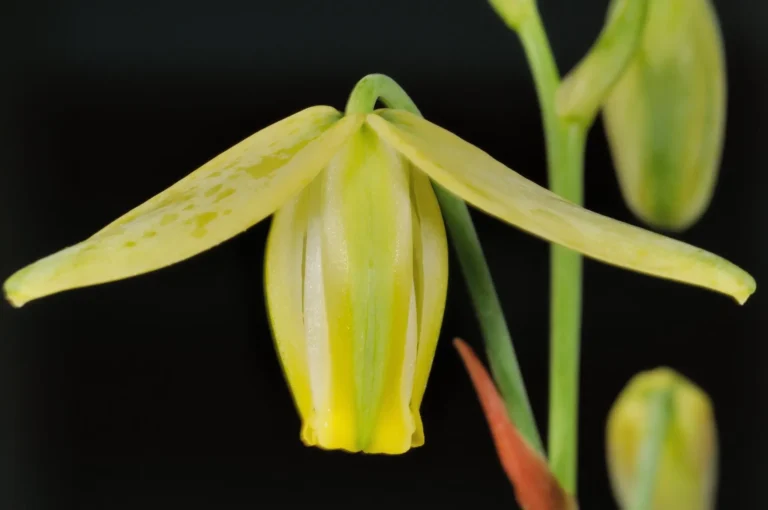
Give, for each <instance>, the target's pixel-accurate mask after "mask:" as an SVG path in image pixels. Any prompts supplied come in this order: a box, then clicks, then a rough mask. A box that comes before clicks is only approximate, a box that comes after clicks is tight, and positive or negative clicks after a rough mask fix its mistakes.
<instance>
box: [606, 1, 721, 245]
mask: <svg viewBox="0 0 768 510" xmlns="http://www.w3.org/2000/svg"><path fill="white" fill-rule="evenodd" d="M603 111H604V114H605V123H606V132H607V135H608V140H609V143H610V146H611V152H612V155H613V160H614V165H615V166H616V169H617V172H618V176H619V184H620V187H621V191H622V194H623V195H624V199H625V201H626V202H627V204H628V205H629V207H630V209H631V210H632V211H633V213H634V214H635V215H636V216H638V217H639V218H640V219H641V220H642V221H644V222H646V223H648V224H650V225H652V226H654V227H657V228H661V229H666V230H672V231H681V230H684V229H686V228H688V227H690V226H691V225H693V224H694V223H695V222H696V221H697V220H698V219H699V218H700V217H701V215H702V214H703V213H704V211H705V210H706V209H707V206H708V205H709V202H710V200H711V198H712V194H713V192H714V189H715V185H716V184H717V174H718V169H719V166H720V158H721V154H722V147H723V138H724V134H725V131H724V126H725V115H726V76H725V57H724V52H723V45H722V36H721V34H720V29H719V26H718V21H717V15H716V13H715V11H714V8H713V6H712V5H711V1H710V0H651V1H650V3H649V6H648V13H647V21H646V26H645V31H644V33H643V39H642V42H641V43H640V47H639V48H638V50H637V52H636V54H635V56H634V58H633V60H632V62H631V63H630V64H629V66H628V67H627V69H626V71H625V72H624V74H623V76H622V77H621V79H620V80H619V81H618V82H617V83H616V85H615V86H614V87H613V89H612V90H611V93H610V95H609V97H608V99H607V100H606V102H605V103H604V110H603Z"/></svg>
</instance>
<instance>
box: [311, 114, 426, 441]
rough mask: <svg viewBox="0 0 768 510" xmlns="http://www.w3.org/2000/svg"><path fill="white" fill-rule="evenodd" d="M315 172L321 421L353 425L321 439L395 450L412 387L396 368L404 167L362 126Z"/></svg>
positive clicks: (404, 258) (403, 321) (402, 365)
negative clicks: (319, 200)
mask: <svg viewBox="0 0 768 510" xmlns="http://www.w3.org/2000/svg"><path fill="white" fill-rule="evenodd" d="M325 178H326V185H325V189H324V207H325V210H324V212H323V220H324V225H325V228H324V230H325V239H324V244H323V271H324V277H325V289H326V290H325V296H326V305H327V308H328V326H329V341H330V351H331V365H332V368H331V373H332V374H333V381H332V390H331V395H332V396H331V400H332V404H331V405H330V412H332V413H333V416H331V417H330V419H329V420H327V421H328V422H330V423H334V424H337V425H338V424H341V423H344V422H345V421H346V422H347V423H348V422H350V421H351V422H352V423H353V425H354V429H353V430H352V434H351V435H349V436H346V437H340V436H336V437H334V439H335V440H337V442H336V443H334V444H329V443H327V442H326V443H325V445H326V446H327V447H331V448H344V449H347V450H352V451H360V450H362V451H365V452H368V453H402V452H404V451H406V450H408V449H409V448H410V446H411V436H412V434H413V430H414V424H413V419H412V417H411V413H410V409H409V403H410V395H407V396H406V395H403V392H402V391H401V389H402V388H403V387H404V386H407V387H412V380H411V381H408V383H407V384H405V385H404V383H403V379H404V378H408V377H409V373H410V377H412V370H410V371H409V370H408V367H407V366H406V365H407V361H408V359H409V358H410V359H411V360H412V359H413V358H414V357H415V349H416V345H415V344H416V341H415V340H416V335H415V323H413V325H412V326H411V328H412V331H413V334H412V335H408V329H409V328H408V324H409V315H410V310H411V309H412V308H413V309H415V308H416V307H415V302H414V303H413V306H412V305H411V303H412V301H411V296H412V293H413V253H412V233H411V209H410V195H409V192H408V182H409V181H408V170H407V164H406V163H405V161H404V160H403V158H401V157H400V156H399V155H398V154H397V153H396V152H395V151H393V150H392V149H391V148H389V147H386V146H385V144H383V143H381V142H380V141H379V140H378V137H376V136H375V134H374V133H373V132H372V131H371V130H370V129H368V128H365V127H364V128H363V129H362V130H361V131H360V132H358V134H356V135H355V137H354V138H353V139H352V140H351V141H350V143H349V145H348V146H347V148H346V149H345V150H344V151H343V153H340V154H339V155H338V156H337V157H336V158H334V160H333V161H332V162H331V164H330V165H329V167H328V169H327V175H326V177H325ZM409 337H411V341H410V342H409V341H408V340H409ZM412 363H413V361H411V364H412ZM350 393H351V394H350ZM318 421H319V422H323V423H324V422H325V421H326V420H320V419H319V420H318ZM334 428H337V427H329V429H328V430H329V433H332V432H333V429H334ZM320 444H321V445H322V444H323V442H321V443H320Z"/></svg>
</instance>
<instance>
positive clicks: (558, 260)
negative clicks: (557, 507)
mask: <svg viewBox="0 0 768 510" xmlns="http://www.w3.org/2000/svg"><path fill="white" fill-rule="evenodd" d="M519 21H520V22H519V24H518V25H517V33H518V35H519V37H520V40H521V42H522V45H523V49H524V50H525V54H526V57H527V60H528V64H529V66H530V68H531V73H532V75H533V79H534V83H535V85H536V93H537V95H538V99H539V103H540V105H541V112H542V120H543V124H544V133H545V136H546V146H547V167H548V177H549V187H550V189H551V190H552V191H553V192H554V193H556V194H558V195H560V196H561V197H563V198H565V199H566V200H569V201H571V202H573V203H575V204H578V205H582V204H583V202H584V197H583V187H584V185H583V180H584V179H583V173H584V172H583V164H584V144H585V140H586V131H587V129H586V126H584V125H582V124H576V123H571V122H568V121H565V120H563V119H562V118H560V117H559V116H558V114H557V108H556V97H557V95H556V94H557V89H558V87H559V85H560V75H559V72H558V70H557V64H556V63H555V59H554V56H553V55H552V50H551V48H550V45H549V40H548V39H547V34H546V31H545V30H544V26H543V24H542V22H541V17H540V16H539V13H538V10H537V9H535V8H534V9H531V10H530V11H529V12H528V14H527V15H526V16H525V17H524V18H523V19H522V20H519ZM550 271H551V293H552V295H551V300H550V362H551V365H550V388H549V392H550V393H549V436H548V452H549V464H550V468H551V469H552V472H553V473H554V475H555V476H556V477H557V479H558V481H559V482H560V484H561V485H562V486H563V488H564V489H565V490H566V491H568V492H569V493H571V494H575V493H576V484H577V467H578V456H577V445H578V402H579V362H580V341H581V338H580V332H581V292H582V291H581V289H582V263H581V256H580V255H578V254H577V253H576V252H573V251H571V250H568V249H567V248H563V247H561V246H554V245H553V246H552V248H551V261H550Z"/></svg>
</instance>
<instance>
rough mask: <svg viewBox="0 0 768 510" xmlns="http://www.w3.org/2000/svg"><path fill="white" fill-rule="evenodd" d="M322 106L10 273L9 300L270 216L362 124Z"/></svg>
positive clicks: (179, 253)
mask: <svg viewBox="0 0 768 510" xmlns="http://www.w3.org/2000/svg"><path fill="white" fill-rule="evenodd" d="M340 118H341V114H340V113H339V112H338V111H336V110H335V109H333V108H331V107H328V106H315V107H312V108H308V109H306V110H303V111H301V112H299V113H296V114H295V115H293V116H291V117H288V118H287V119H284V120H282V121H280V122H277V123H276V124H273V125H272V126H269V127H267V128H265V129H263V130H261V131H259V132H258V133H256V134H254V135H252V136H251V137H250V138H247V139H246V140H244V141H242V142H240V143H239V144H237V145H235V146H234V147H232V148H230V149H229V150H227V151H226V152H224V153H222V154H220V155H219V156H217V157H215V158H214V159H213V160H211V161H209V162H208V163H206V164H205V165H203V166H202V167H200V168H199V169H197V170H195V171H194V172H193V173H191V174H190V175H188V176H187V177H185V178H184V179H182V180H181V181H179V182H178V183H176V184H175V185H173V186H171V187H170V188H168V189H167V190H165V191H163V192H162V193H160V194H159V195H157V196H155V197H154V198H152V199H150V200H149V201H147V202H146V203H144V204H142V205H140V206H139V207H137V208H135V209H134V210H132V211H130V212H129V213H127V214H125V215H124V216H122V217H121V218H119V219H118V220H116V221H115V222H113V223H111V224H109V225H108V226H106V227H105V228H104V229H102V230H100V231H99V232H97V233H96V234H94V235H93V236H92V237H90V238H88V239H87V240H85V241H83V242H81V243H79V244H76V245H74V246H71V247H69V248H66V249H64V250H62V251H60V252H58V253H55V254H53V255H50V256H48V257H46V258H44V259H42V260H39V261H37V262H35V263H34V264H32V265H30V266H28V267H26V268H24V269H22V270H21V271H19V272H17V273H16V274H14V275H13V276H11V278H10V279H8V281H6V283H5V285H4V290H5V293H6V295H7V297H8V299H9V300H10V301H11V303H12V304H13V305H15V306H21V305H23V304H24V303H26V302H28V301H30V300H32V299H36V298H39V297H42V296H46V295H49V294H54V293H56V292H60V291H63V290H67V289H73V288H77V287H84V286H87V285H94V284H99V283H104V282H109V281H114V280H119V279H122V278H128V277H131V276H135V275H139V274H142V273H146V272H149V271H153V270H155V269H159V268H162V267H165V266H168V265H171V264H174V263H176V262H179V261H181V260H184V259H187V258H189V257H192V256H193V255H196V254H198V253H200V252H202V251H205V250H207V249H209V248H211V247H213V246H215V245H217V244H219V243H221V242H223V241H225V240H227V239H229V238H231V237H233V236H235V235H237V234H239V233H241V232H242V231H244V230H246V229H247V228H248V227H250V226H252V225H253V224H255V223H257V222H259V221H260V220H262V219H263V218H265V217H266V216H268V215H269V214H271V213H273V212H274V211H275V210H276V209H277V208H278V207H279V206H280V205H282V204H283V203H284V202H285V201H286V200H287V199H288V198H289V197H291V196H293V195H295V194H296V193H297V192H298V191H299V190H301V189H302V188H303V187H305V186H306V185H307V184H308V183H309V182H310V181H312V179H313V178H314V177H315V176H316V175H317V174H318V173H319V172H320V171H321V170H322V168H323V167H324V166H325V164H326V163H327V162H328V161H329V160H330V159H331V157H333V155H334V154H335V152H336V151H337V150H338V149H339V147H341V146H342V145H343V143H344V141H345V140H346V139H347V138H349V136H350V135H351V134H352V133H353V132H354V131H356V130H357V129H358V128H359V126H360V124H361V123H362V117H361V116H348V117H345V118H343V119H341V120H339V119H340Z"/></svg>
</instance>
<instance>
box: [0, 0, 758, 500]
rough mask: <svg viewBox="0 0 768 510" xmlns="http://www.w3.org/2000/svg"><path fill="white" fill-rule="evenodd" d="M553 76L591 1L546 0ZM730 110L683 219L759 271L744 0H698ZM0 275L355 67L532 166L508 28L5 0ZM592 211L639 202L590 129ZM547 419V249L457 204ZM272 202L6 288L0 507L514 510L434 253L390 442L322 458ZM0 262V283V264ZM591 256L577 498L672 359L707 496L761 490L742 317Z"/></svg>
mask: <svg viewBox="0 0 768 510" xmlns="http://www.w3.org/2000/svg"><path fill="white" fill-rule="evenodd" d="M539 3H540V9H541V11H542V15H543V17H544V20H545V23H546V25H547V28H548V31H549V33H550V38H551V40H552V44H553V46H554V49H555V53H556V55H557V58H558V61H559V63H560V66H561V69H563V70H567V69H569V68H570V67H571V66H572V65H573V64H574V63H575V62H576V61H577V60H578V59H579V57H580V56H581V55H582V54H583V53H584V52H585V51H586V50H587V49H588V47H589V45H590V43H591V42H592V40H593V39H594V37H595V36H596V34H597V32H598V31H599V29H600V26H601V24H602V21H603V13H604V11H605V9H606V6H607V3H608V2H607V1H604V0H600V1H587V0H579V1H576V0H540V2H539ZM716 4H717V7H718V10H719V13H720V18H721V22H722V26H723V31H724V36H725V43H726V47H727V52H728V76H729V101H730V102H729V118H728V134H727V141H726V148H725V155H724V160H723V165H722V172H721V179H720V182H719V186H718V191H717V194H716V196H715V199H714V201H713V203H712V206H711V208H710V209H709V211H708V212H707V214H706V215H705V216H704V218H703V219H702V220H701V222H700V223H699V224H698V225H696V226H695V227H694V228H693V229H691V230H690V231H688V232H686V233H685V234H683V235H681V236H680V238H682V239H684V240H686V241H688V242H691V243H694V244H697V245H699V246H702V247H704V248H706V249H708V250H711V251H714V252H716V253H718V254H720V255H723V256H725V257H727V258H729V259H731V260H733V261H734V262H736V263H738V264H740V265H742V266H743V267H745V268H747V269H748V270H750V271H751V272H752V273H753V275H754V276H755V277H756V278H757V280H758V284H760V282H762V281H765V280H764V278H763V277H765V276H766V264H765V263H764V262H763V259H764V256H765V250H766V243H765V241H764V237H765V236H764V233H765V227H764V225H765V216H766V213H768V211H767V210H766V205H765V200H764V192H763V190H764V189H766V188H765V182H766V178H765V172H766V169H765V166H766V160H768V157H766V155H765V153H764V152H765V146H766V143H767V142H768V137H767V136H766V124H765V121H764V120H763V118H764V117H765V114H766V113H768V108H767V106H768V104H767V103H768V92H767V90H768V89H767V88H766V86H765V78H766V67H767V65H766V62H768V58H767V57H768V48H766V38H765V35H764V32H765V23H766V21H768V18H767V17H766V14H767V13H768V8H766V7H765V5H764V4H763V3H762V2H750V1H747V0H741V1H735V0H734V1H729V2H726V1H719V2H717V3H716ZM0 58H1V60H0V63H2V71H0V72H1V73H2V74H0V92H1V93H0V166H1V168H2V171H1V172H0V194H1V195H0V197H2V201H1V202H0V204H2V214H0V239H2V243H3V244H2V246H3V248H2V251H1V252H0V274H2V275H6V276H7V275H9V274H10V273H11V272H13V271H14V270H16V269H18V268H20V267H21V266H23V265H25V264H27V263H29V262H32V261H33V260H35V259H37V258H39V257H41V256H43V255H46V254H48V253H52V252H54V251H56V250H58V249H60V248H62V247H64V246H67V245H70V244H73V243H75V242H77V241H79V240H81V239H83V238H85V237H86V236H88V235H90V234H91V233H93V232H95V231H96V230H97V229H98V228H100V227H102V226H103V225H104V224H106V223H108V222H109V221H111V220H112V219H114V218H116V217H117V216H119V215H120V214H122V213H124V212H125V211H127V210H128V209H130V208H132V207H133V206H135V205H137V204H139V203H141V202H142V201H143V200H145V199H147V198H149V197H150V196H152V195H153V194H155V193H157V192H159V191H161V190H162V189H164V188H165V187H166V186H168V185H169V184H171V183H173V182H174V181H175V180H177V179H179V178H181V177H182V176H184V175H186V174H187V173H188V172H189V171H191V170H193V169H194V168H196V167H197V166H198V165H200V164H202V163H203V162H205V161H206V160H207V159H209V158H210V157H212V156H213V155H215V154H217V153H218V152H220V151H222V150H224V149H226V148H227V147H229V146H231V145H232V144H233V143H235V142H236V141H239V140H240V139H242V138H244V137H245V136H247V135H249V134H250V133H252V132H254V131H256V130H258V129H260V128H261V127H264V126H266V125H267V124H269V123H271V122H274V121H276V120H278V119H280V118H283V117H285V116H287V115H289V114H291V113H293V112H295V111H298V110H300V109H302V108H304V107H307V106H310V105H314V104H330V105H333V106H336V107H338V108H342V107H343V106H344V103H345V101H346V97H347V95H348V93H349V92H350V90H351V88H352V86H353V85H354V83H355V82H356V81H357V80H358V79H359V78H360V77H362V76H363V75H364V74H367V73H370V72H382V73H386V74H389V75H391V76H392V77H394V78H395V79H396V80H397V81H398V82H399V83H400V84H401V85H402V86H403V87H404V88H405V89H406V90H407V91H408V92H409V94H410V95H411V96H412V97H413V98H414V100H415V101H416V102H417V104H418V105H419V107H420V109H421V110H422V111H423V112H424V114H425V115H426V116H427V117H428V118H430V119H431V120H432V121H434V122H436V123H438V124H440V125H442V126H444V127H446V128H448V129H450V130H451V131H453V132H455V133H457V134H458V135H460V136H462V137H463V138H465V139H466V140H468V141H470V142H472V143H474V144H476V145H478V146H479V147H481V148H483V149H484V150H486V151H488V152H490V153H491V154H493V155H494V156H495V157H496V158H498V159H500V160H501V161H503V162H505V163H507V164H508V165H510V166H512V167H513V168H515V169H516V170H518V171H519V172H521V173H522V174H524V175H526V176H527V177H529V178H531V179H533V180H535V181H536V182H539V183H542V184H544V183H545V163H544V157H543V155H544V150H543V141H542V140H543V138H542V136H541V129H540V121H539V113H538V106H537V103H536V98H535V95H534V91H533V87H532V83H531V80H530V76H529V73H528V70H527V67H526V64H525V61H524V58H523V54H522V51H521V49H520V46H519V44H518V41H517V38H516V36H515V35H514V34H513V33H512V32H510V31H508V30H507V29H506V28H505V26H504V25H503V23H502V22H501V21H500V20H499V19H498V18H497V17H496V16H495V14H494V13H493V12H492V11H491V9H490V8H489V7H488V6H487V4H486V3H485V2H484V1H482V0H441V1H439V2H438V1H431V0H387V1H384V0H375V1H374V0H326V1H319V0H318V1H304V2H300V1H288V0H275V1H268V2H267V1H258V0H217V1H215V2H214V1H201V0H155V1H152V0H131V1H128V2H117V1H111V0H110V1H107V0H59V1H58V2H48V3H43V2H32V1H29V2H26V3H23V2H21V1H17V2H8V1H7V0H6V1H5V2H3V3H2V4H0ZM586 169H587V173H586V190H587V191H586V194H587V204H588V206H589V207H590V208H591V209H594V210H597V211H599V212H601V213H604V214H608V215H610V216H613V217H615V218H618V219H621V220H624V221H629V222H635V220H634V218H632V216H631V215H630V214H629V212H628V210H627V208H626V207H625V205H624V204H623V202H622V201H621V198H620V196H619V192H618V187H617V182H616V178H615V175H614V172H613V169H612V166H611V162H610V159H609V155H608V151H607V147H606V143H605V138H604V134H603V131H602V125H601V124H600V123H599V122H598V124H597V125H596V126H595V128H594V129H593V130H592V133H591V137H590V141H589V146H588V151H587V165H586ZM473 215H474V218H475V220H476V224H477V228H478V230H479V232H480V235H481V238H482V240H483V243H484V247H485V250H486V252H487V256H488V259H489V262H490V264H491V268H492V271H493V274H494V276H495V279H496V282H497V285H498V290H499V293H500V295H501V299H502V301H503V304H504V307H505V310H506V312H507V318H508V321H509V323H510V328H511V331H512V334H513V337H514V338H515V341H516V347H517V349H518V351H519V355H520V358H521V362H522V365H523V371H524V375H525V378H526V382H527V384H528V387H529V392H530V395H531V398H532V400H533V404H534V408H535V411H536V414H537V417H538V419H539V422H540V423H541V425H542V427H543V426H544V425H545V423H546V400H547V379H548V375H547V356H548V349H547V323H548V317H547V300H548V250H547V245H546V244H545V243H543V242H541V241H539V240H537V239H534V238H532V237H529V236H527V235H525V234H524V233H522V232H520V231H518V230H516V229H513V228H511V227H509V226H507V225H505V224H503V223H501V222H499V221H497V220H494V219H491V218H489V217H486V216H484V215H483V214H482V213H480V212H477V211H473ZM268 226H269V221H264V222H262V223H261V224H259V225H257V226H255V227H254V228H252V229H251V230H249V231H248V232H247V233H245V234H243V235H241V236H239V237H237V238H235V239H233V240H231V241H229V242H227V243H225V244H224V245H222V246H220V247H218V248H216V249H214V250H211V251H209V252H206V253H204V254H202V255H200V256H198V257H195V258H193V259H191V260H188V261H186V262H183V263H180V264H178V265H175V266H173V267H170V268H167V269H164V270H162V271H158V272H156V273H153V274H149V275H145V276H141V277H137V278H134V279H131V280H127V281H122V282H118V283H113V284H109V285H104V286H98V287H93V288H88V289H84V290H78V291H72V292H67V293H62V294H59V295H56V296H52V297H49V298H46V299H43V300H41V301H39V302H33V303H31V304H29V305H27V306H25V307H24V308H23V309H20V310H13V309H12V308H11V307H10V306H9V305H7V304H2V305H1V306H0V447H1V448H2V450H1V451H0V455H1V456H0V508H8V509H22V508H23V509H25V510H26V509H41V510H42V509H46V510H47V509H65V508H77V509H105V510H107V509H108V510H112V509H135V508H144V509H169V508H216V509H222V510H224V509H226V510H229V509H245V508H273V507H282V506H293V504H296V505H299V504H303V505H318V504H319V505H320V506H321V507H322V506H324V505H326V504H327V505H329V506H330V505H333V506H334V507H335V508H366V507H368V506H379V505H394V506H396V507H397V508H418V507H423V505H425V504H430V505H435V506H436V507H442V508H468V507H470V506H472V507H475V506H477V507H480V508H489V509H491V508H514V497H513V493H512V490H511V488H510V487H509V485H508V482H507V481H506V478H505V477H504V475H503V473H502V471H501V470H500V469H499V467H498V463H497V460H496V458H495V453H494V450H493V446H492V443H491V440H490V438H489V436H488V434H487V430H486V426H485V422H484V419H483V417H482V415H481V413H480V410H479V407H478V405H477V403H476V400H475V396H474V393H473V390H472V388H471V386H470V384H469V381H468V378H467V377H466V375H465V373H464V371H463V369H462V367H461V365H460V363H459V360H458V357H457V355H456V353H455V352H454V350H453V349H452V347H451V345H450V342H449V341H450V339H451V338H452V337H453V336H457V335H459V336H462V337H464V338H466V339H468V340H469V341H470V343H471V344H473V345H474V346H475V347H476V348H478V349H480V348H481V342H480V337H479V332H478V328H477V325H476V322H475V319H474V316H473V312H472V309H471V305H470V301H469V299H468V296H467V294H466V291H465V287H464V283H463V282H462V279H461V275H460V274H459V271H458V266H457V264H456V263H455V259H454V258H453V254H451V255H452V268H451V280H450V284H449V298H448V304H447V310H446V320H445V322H444V325H443V330H442V331H443V333H442V342H441V345H440V346H439V348H438V353H437V356H436V360H435V363H434V369H433V374H432V378H431V380H430V384H429V389H428V391H427V395H426V400H425V402H424V405H423V408H422V411H423V416H424V422H425V426H426V438H427V444H426V445H425V446H424V447H423V448H420V449H416V450H412V451H411V452H409V453H408V454H406V455H405V456H398V457H380V456H363V455H349V454H343V453H337V452H334V453H328V452H323V451H320V450H317V449H308V448H305V447H304V446H302V445H301V443H300V441H299V435H298V431H299V422H298V418H297V416H296V414H295V412H294V410H293V407H292V403H291V400H290V397H289V394H288V391H287V389H286V386H285V384H284V382H283V378H282V374H281V372H280V368H279V365H278V362H277V359H276V356H275V352H274V348H273V345H272V341H271V339H270V334H269V328H268V322H267V317H266V314H265V307H264V298H263V290H262V256H263V245H264V240H265V236H266V233H267V230H268ZM4 277H5V276H3V278H4ZM766 302H767V301H766V298H765V296H764V294H763V293H761V292H760V291H758V293H757V294H756V295H755V296H754V297H753V298H752V300H750V301H749V302H748V304H746V305H745V306H744V307H739V306H738V305H736V304H735V302H733V301H731V300H730V299H728V298H726V297H723V296H721V295H718V294H715V293H712V292H707V291H703V290H699V289H695V288H692V287H686V286H683V285H678V284H674V283H670V282H666V281H661V280H656V279H652V278H649V277H645V276H641V275H638V274H635V273H629V272H625V271H622V270H619V269H616V268H613V267H608V266H605V265H601V264H599V263H596V262H593V261H587V262H586V265H585V298H584V303H585V308H584V328H583V342H584V345H583V364H582V367H583V368H582V383H581V385H582V404H581V422H580V426H581V442H580V476H579V478H580V486H579V487H580V501H581V506H582V508H587V509H598V508H614V507H615V505H614V503H613V501H612V498H611V495H610V492H609V486H608V482H607V478H606V470H605V462H604V450H603V432H604V420H605V416H606V413H607V411H608V409H609V407H610V405H611V403H612V401H613V400H614V398H615V397H616V395H617V394H618V392H619V391H620V389H621V388H622V387H623V385H624V384H625V383H626V381H627V380H628V379H629V378H630V377H631V376H632V375H633V374H634V373H636V372H637V371H639V370H643V369H647V368H651V367H655V366H659V365H669V366H672V367H675V368H676V369H678V370H679V371H681V372H682V373H684V374H685V375H687V376H689V377H691V378H692V379H694V380H695V381H697V382H698V383H699V384H700V385H701V386H703V388H704V389H705V390H706V391H707V392H709V394H710V395H711V396H712V398H713V400H714V402H715V405H716V412H717V417H718V425H719V428H720V442H721V464H720V469H721V478H720V491H719V495H720V499H719V502H720V507H721V508H739V507H746V508H763V507H765V506H766V503H768V501H767V499H768V498H762V499H761V492H764V491H762V490H761V488H760V481H761V480H762V478H763V476H762V475H763V473H764V472H765V468H766V463H765V462H764V461H763V460H762V458H763V457H764V456H765V455H766V453H768V448H766V441H765V436H764V430H765V426H766V420H765V418H766V417H765V413H764V412H763V408H764V404H763V402H764V401H765V397H766V392H765V390H766V384H765V377H764V376H763V374H762V366H763V364H764V358H765V352H764V349H763V347H762V336H763V324H762V323H763V320H762V311H763V309H764V307H765V304H766Z"/></svg>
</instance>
